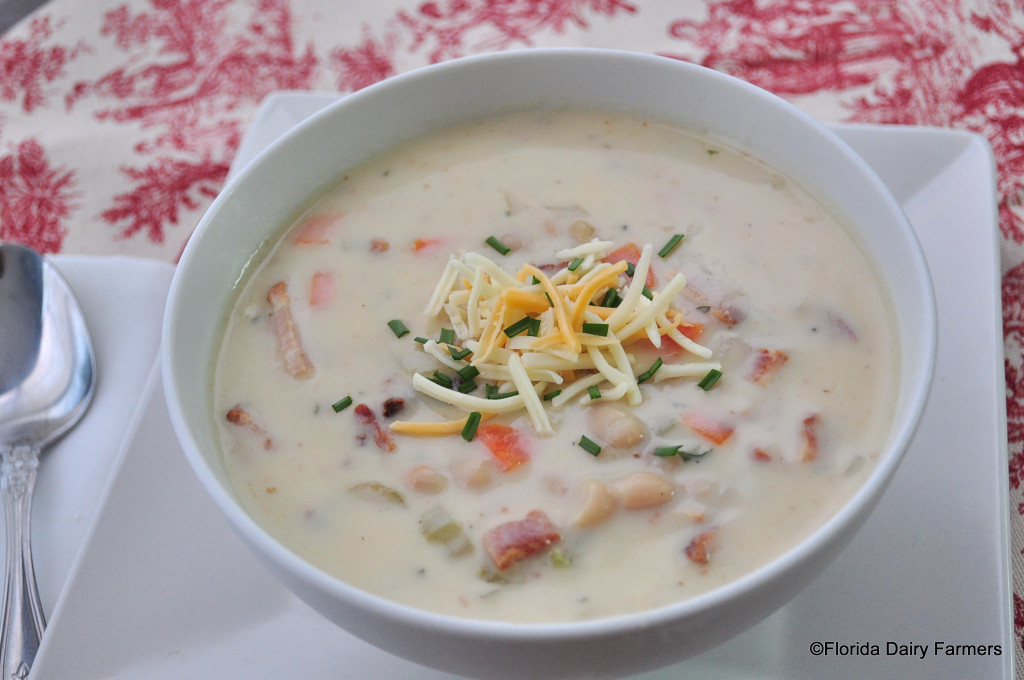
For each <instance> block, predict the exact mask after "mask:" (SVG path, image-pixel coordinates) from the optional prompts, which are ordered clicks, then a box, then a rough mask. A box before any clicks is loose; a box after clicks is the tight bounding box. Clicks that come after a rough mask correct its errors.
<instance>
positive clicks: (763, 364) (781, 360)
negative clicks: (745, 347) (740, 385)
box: [747, 348, 789, 385]
mask: <svg viewBox="0 0 1024 680" xmlns="http://www.w3.org/2000/svg"><path fill="white" fill-rule="evenodd" d="M787 361H789V355H788V354H786V353H785V352H783V351H782V350H781V349H764V348H761V349H757V350H755V353H754V357H753V359H752V361H751V365H750V369H749V370H748V371H747V380H749V381H750V382H753V383H757V384H758V385H767V384H768V383H770V382H771V381H772V378H774V377H775V374H776V373H778V371H779V369H780V368H782V367H783V365H784V364H785V363H786V362H787Z"/></svg>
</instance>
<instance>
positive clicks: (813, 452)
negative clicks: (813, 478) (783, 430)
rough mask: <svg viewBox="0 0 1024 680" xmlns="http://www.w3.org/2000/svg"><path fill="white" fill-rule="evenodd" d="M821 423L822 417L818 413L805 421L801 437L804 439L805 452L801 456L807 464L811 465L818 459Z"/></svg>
mask: <svg viewBox="0 0 1024 680" xmlns="http://www.w3.org/2000/svg"><path fill="white" fill-rule="evenodd" d="M820 422H821V416H819V415H818V414H817V413H813V414H811V415H809V416H807V417H806V418H804V421H803V427H802V428H801V430H800V435H801V437H802V438H803V451H802V452H801V455H800V460H802V461H804V462H805V463H809V462H810V461H812V460H815V459H817V457H818V425H819V424H820Z"/></svg>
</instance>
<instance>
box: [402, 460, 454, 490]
mask: <svg viewBox="0 0 1024 680" xmlns="http://www.w3.org/2000/svg"><path fill="white" fill-rule="evenodd" d="M409 486H411V487H412V488H413V489H415V490H416V491H419V492H420V493H427V494H437V493H441V492H442V491H444V490H445V488H446V487H447V486H448V478H447V477H445V476H444V475H442V474H441V473H440V472H438V471H437V470H435V469H434V468H432V467H430V466H429V465H417V466H416V467H414V468H413V469H411V470H409Z"/></svg>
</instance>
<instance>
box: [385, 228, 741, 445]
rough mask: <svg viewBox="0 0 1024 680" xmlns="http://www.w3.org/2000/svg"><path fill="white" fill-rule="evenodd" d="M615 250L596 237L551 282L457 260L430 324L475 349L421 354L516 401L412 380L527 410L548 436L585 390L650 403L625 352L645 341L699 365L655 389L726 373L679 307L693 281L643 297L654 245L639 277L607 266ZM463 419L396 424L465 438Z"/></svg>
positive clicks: (464, 403)
mask: <svg viewBox="0 0 1024 680" xmlns="http://www.w3.org/2000/svg"><path fill="white" fill-rule="evenodd" d="M614 247H615V244H614V243H612V242H611V241H600V240H598V239H594V240H592V241H590V242H588V243H584V244H582V245H579V246H576V247H574V248H567V249H564V250H559V251H557V252H556V253H555V256H556V257H557V258H559V259H561V260H566V261H568V262H573V263H574V264H575V267H574V269H573V270H572V271H570V270H569V269H568V265H565V266H563V267H562V268H561V269H560V270H559V271H558V272H556V273H553V274H551V275H548V274H547V273H545V272H544V271H542V270H541V269H540V268H539V267H537V266H535V265H533V264H526V265H524V266H522V267H521V268H520V269H519V270H518V271H517V272H515V273H514V274H513V273H509V272H507V271H505V270H504V269H502V268H501V267H500V266H498V264H497V263H496V262H494V261H493V260H491V259H489V258H488V257H485V256H484V255H480V254H479V253H473V252H465V253H458V254H455V255H453V256H452V257H451V258H449V260H448V263H447V264H446V265H445V269H444V271H443V272H442V274H441V278H440V280H439V281H438V284H437V286H436V287H435V289H434V291H433V293H432V294H431V297H430V300H429V302H428V303H427V307H426V313H427V315H428V316H429V317H432V318H436V317H439V316H441V315H442V314H443V315H444V316H445V317H447V319H448V322H449V323H450V325H452V326H453V327H454V330H455V331H456V336H457V338H458V345H457V346H456V350H459V349H465V350H469V352H470V353H471V355H470V356H468V357H466V358H464V359H454V358H453V357H452V356H451V352H449V348H448V345H445V344H439V343H437V342H435V341H433V340H428V341H427V342H425V343H423V344H422V347H423V350H424V351H425V352H427V353H428V354H430V355H431V356H433V357H434V358H435V359H436V360H437V361H438V363H439V364H440V365H441V366H442V367H443V368H445V369H448V370H454V371H456V372H457V371H458V370H460V369H461V368H464V367H466V366H470V365H471V366H474V367H475V368H476V369H477V370H478V371H479V375H478V376H477V379H478V380H484V381H489V389H491V390H493V389H495V387H494V385H495V384H500V389H501V391H502V394H503V395H505V394H509V393H510V392H515V394H512V395H511V396H503V397H502V398H500V399H493V398H487V397H485V396H484V397H482V396H477V395H475V394H464V393H463V392H460V391H459V390H458V389H455V388H448V387H445V386H442V385H440V384H438V383H437V382H434V380H431V379H430V378H428V377H426V376H424V375H422V374H420V373H416V374H414V375H413V378H412V385H413V388H414V389H416V390H417V391H419V392H421V393H423V394H425V395H428V396H430V397H433V398H435V399H438V400H440V401H442V402H444V403H446V404H449V405H451V406H454V407H457V408H460V409H464V410H465V411H467V412H472V411H478V412H480V413H482V414H484V416H485V417H490V416H493V415H494V414H498V413H514V412H517V411H525V412H526V414H527V416H528V417H529V419H530V421H531V423H532V424H533V428H534V430H535V431H536V432H537V433H538V434H550V433H551V432H552V431H553V429H552V424H551V419H550V418H549V416H548V411H547V409H549V408H559V407H561V406H563V405H565V404H566V403H568V402H569V401H571V400H572V399H574V398H576V397H581V399H582V400H583V401H584V402H585V401H589V400H590V395H588V394H587V392H588V390H589V389H590V388H592V387H595V386H596V387H598V388H599V390H600V397H599V399H600V400H602V401H610V400H616V399H625V400H626V402H627V403H628V404H630V405H632V406H636V405H639V404H640V403H642V401H643V393H642V391H641V389H640V385H639V384H638V383H637V379H636V376H637V374H638V373H640V372H642V371H643V370H644V368H643V367H638V366H637V365H636V363H635V358H634V356H633V354H632V353H630V352H629V351H627V349H628V346H629V345H630V344H632V343H633V342H636V341H638V340H640V339H644V338H646V339H649V340H650V342H651V343H652V344H653V345H654V346H655V347H661V346H662V344H663V342H665V341H671V342H674V343H675V344H677V345H678V346H679V347H681V348H682V349H683V350H685V351H686V352H688V353H689V354H691V355H693V356H695V357H697V358H698V359H700V360H699V361H679V362H675V363H671V364H670V363H663V365H662V367H661V369H660V370H659V371H658V372H657V373H656V374H655V375H654V380H653V381H654V382H661V381H663V380H668V379H673V378H700V377H702V376H704V375H706V374H707V372H708V370H710V369H712V368H718V369H720V368H721V366H720V364H718V363H717V362H712V361H707V359H709V358H710V357H711V350H709V349H708V348H706V347H704V346H702V345H700V344H698V343H697V342H694V341H693V340H691V339H690V338H687V337H686V336H685V335H683V333H682V332H681V331H680V330H679V327H680V325H683V324H685V321H684V315H683V313H682V312H681V311H680V310H678V309H675V308H674V307H673V306H672V305H673V303H674V302H675V300H676V298H677V297H678V296H679V294H680V293H681V292H682V291H683V289H684V288H685V287H686V278H685V277H684V276H683V275H682V274H676V275H674V276H673V277H672V278H671V279H670V280H669V282H668V283H667V284H666V285H665V286H664V287H663V288H662V289H661V290H660V291H645V288H646V286H645V284H646V281H647V273H648V271H649V270H650V267H651V261H652V253H653V250H654V249H653V246H652V245H651V244H646V245H645V246H644V247H643V248H642V249H641V253H640V257H639V258H638V261H637V263H636V265H635V266H634V271H633V276H632V277H631V279H626V278H625V277H624V276H623V273H624V272H625V271H626V270H627V265H626V262H618V263H614V264H610V263H608V262H604V261H603V260H604V258H605V257H607V255H608V253H610V252H611V251H612V249H613V248H614ZM609 291H615V295H612V296H610V297H611V298H616V299H617V301H618V304H617V305H616V306H612V307H604V306H602V304H603V302H604V300H605V299H606V298H605V296H606V295H607V294H608V292H609ZM649 298H650V299H649ZM524 319H529V320H530V321H528V322H527V321H524ZM517 322H522V323H530V324H531V325H532V328H531V329H530V330H529V332H528V333H527V332H524V333H520V334H518V335H515V334H514V332H510V333H506V332H505V331H506V330H507V329H508V328H509V327H510V326H511V325H512V324H515V323H517ZM584 323H602V324H608V333H607V334H606V335H600V334H594V333H584V332H583V324H584ZM520 328H521V326H520ZM516 330H519V328H517V329H516ZM509 335H514V337H508V336H509ZM552 384H554V385H558V387H559V389H560V392H559V394H558V395H557V396H555V397H554V398H552V399H550V400H547V401H545V400H544V399H543V398H542V395H543V394H544V392H545V390H546V389H547V387H548V386H549V385H552ZM455 387H456V388H457V387H458V385H455ZM467 391H473V390H467ZM581 395H582V396H581ZM465 422H466V420H465V419H461V420H451V421H444V422H422V423H420V422H409V421H398V422H394V423H392V424H391V429H392V430H393V431H395V432H401V433H408V434H452V433H458V432H461V429H462V427H463V425H464V424H465Z"/></svg>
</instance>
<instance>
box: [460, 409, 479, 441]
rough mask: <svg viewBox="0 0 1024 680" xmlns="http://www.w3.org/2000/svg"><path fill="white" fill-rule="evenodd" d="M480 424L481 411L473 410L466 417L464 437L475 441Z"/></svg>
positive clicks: (463, 430)
mask: <svg viewBox="0 0 1024 680" xmlns="http://www.w3.org/2000/svg"><path fill="white" fill-rule="evenodd" d="M479 425H480V412H479V411H473V412H472V413H470V414H469V415H468V416H467V417H466V424H465V425H463V426H462V438H463V439H465V440H466V441H467V442H471V441H473V437H475V436H476V428H477V426H479Z"/></svg>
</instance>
